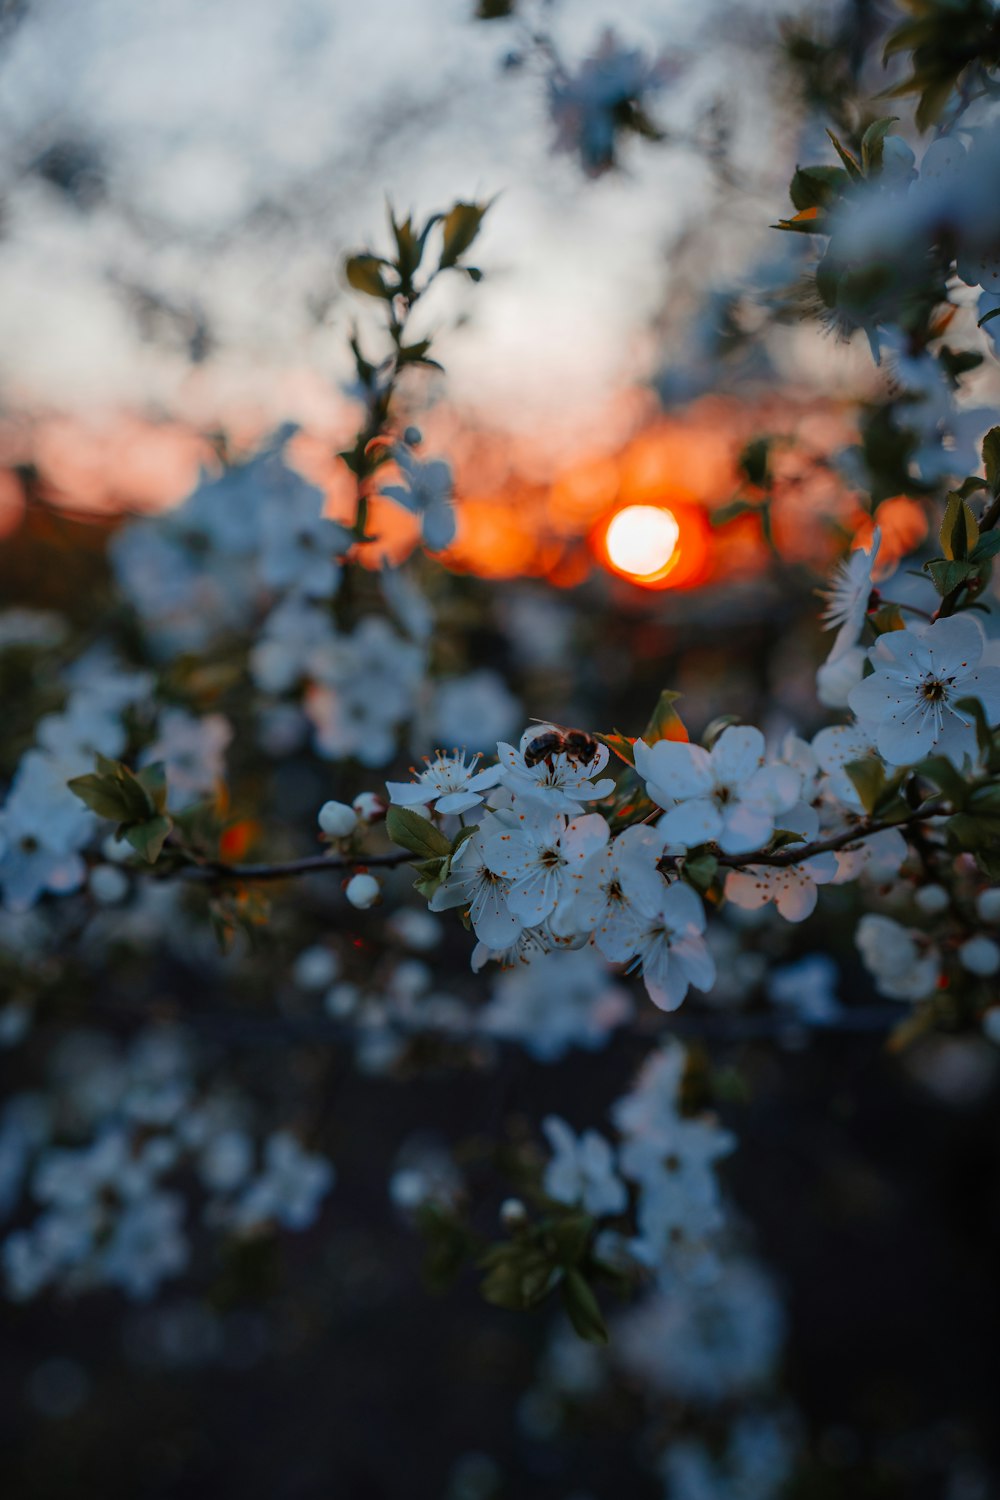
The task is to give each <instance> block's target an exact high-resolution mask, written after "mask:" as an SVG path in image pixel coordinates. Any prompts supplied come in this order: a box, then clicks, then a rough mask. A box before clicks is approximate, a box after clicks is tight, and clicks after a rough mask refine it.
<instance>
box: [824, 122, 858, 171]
mask: <svg viewBox="0 0 1000 1500" xmlns="http://www.w3.org/2000/svg"><path fill="white" fill-rule="evenodd" d="M826 133H827V135H828V136H829V137H830V140H831V141H832V142H833V149H834V150H835V151H836V153H837V155H838V156H839V157H840V159H841V161H842V162H843V163H844V168H845V170H846V172H847V175H848V177H850V178H852V179H853V180H854V181H855V182H862V181H863V180H864V175H865V174H864V172H862V170H861V163H860V162H859V161H858V158H857V157H856V156H855V155H854V154H853V152H851V151H848V149H847V147H846V146H844V145H842V144H841V142H840V141H839V140H838V139H837V137H836V136H835V135H834V133H833V131H832V130H828V131H827V132H826Z"/></svg>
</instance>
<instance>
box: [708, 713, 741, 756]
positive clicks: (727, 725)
mask: <svg viewBox="0 0 1000 1500" xmlns="http://www.w3.org/2000/svg"><path fill="white" fill-rule="evenodd" d="M739 722H740V716H739V714H719V716H718V718H716V719H713V720H712V722H711V723H710V724H709V726H708V728H707V729H706V730H705V733H704V734H703V735H702V737H701V743H702V744H703V745H704V747H705V749H706V750H711V749H712V747H713V745H714V744H715V742H716V740H717V739H718V738H719V736H720V734H725V732H726V730H727V729H731V728H732V727H733V725H734V724H738V723H739Z"/></svg>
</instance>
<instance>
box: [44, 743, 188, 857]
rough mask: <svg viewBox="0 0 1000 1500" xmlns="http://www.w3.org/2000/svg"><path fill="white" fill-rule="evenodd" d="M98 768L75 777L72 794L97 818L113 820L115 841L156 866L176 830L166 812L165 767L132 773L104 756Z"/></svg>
mask: <svg viewBox="0 0 1000 1500" xmlns="http://www.w3.org/2000/svg"><path fill="white" fill-rule="evenodd" d="M96 765H97V769H96V771H91V772H88V773H87V775H85V776H74V777H73V779H72V780H71V781H70V782H68V783H67V784H68V786H69V789H70V791H71V792H73V793H74V795H75V796H77V797H79V799H80V801H81V802H84V803H85V804H86V805H87V807H89V808H90V809H91V811H92V812H95V813H97V815H98V817H101V818H111V819H113V820H114V821H115V822H116V823H117V825H118V826H117V828H116V829H115V837H116V838H118V839H125V840H126V841H127V842H128V843H129V844H131V845H132V848H133V849H134V850H135V851H136V853H137V854H140V855H141V856H142V858H143V859H145V860H147V861H148V862H149V864H155V863H156V861H157V860H158V859H159V857H160V854H161V852H162V850H163V845H164V843H165V841H166V839H167V836H168V835H169V834H170V832H171V830H172V829H173V826H174V823H173V818H172V817H171V816H170V814H169V813H168V811H167V774H166V767H165V766H164V765H163V764H162V762H160V761H157V763H156V764H155V765H152V766H144V767H143V768H142V770H141V771H132V770H130V769H129V767H128V766H126V765H125V764H124V763H123V762H122V761H120V760H109V759H108V758H107V757H106V756H103V755H98V756H97V758H96Z"/></svg>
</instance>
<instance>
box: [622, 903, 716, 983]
mask: <svg viewBox="0 0 1000 1500" xmlns="http://www.w3.org/2000/svg"><path fill="white" fill-rule="evenodd" d="M640 907H641V908H642V911H643V916H644V918H645V921H644V922H643V924H642V931H641V932H640V934H639V939H638V943H637V946H636V954H635V958H634V959H633V965H634V966H635V967H636V968H640V967H641V970H642V978H643V982H644V983H645V986H646V990H647V993H648V994H649V998H650V999H651V1000H652V1002H653V1004H654V1005H657V1006H659V1008H660V1010H676V1009H677V1007H678V1005H680V1003H681V1001H682V1000H683V999H684V996H685V995H686V994H687V992H688V988H689V986H690V985H692V984H693V985H694V986H695V987H696V988H697V989H700V990H710V989H711V988H712V985H713V984H714V983H715V960H714V959H713V958H712V955H711V954H710V953H709V951H708V948H707V947H706V945H705V939H704V938H703V936H702V934H703V933H704V931H705V908H704V907H703V906H702V904H701V901H700V900H699V898H698V896H697V895H696V894H695V892H694V891H693V890H692V889H691V887H690V886H688V885H684V884H683V882H682V881H679V880H675V881H672V882H671V883H670V884H669V885H668V884H667V883H666V881H661V889H660V891H659V892H658V893H657V899H656V901H655V903H654V904H652V905H643V902H642V898H640Z"/></svg>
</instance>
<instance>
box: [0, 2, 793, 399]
mask: <svg viewBox="0 0 1000 1500" xmlns="http://www.w3.org/2000/svg"><path fill="white" fill-rule="evenodd" d="M472 9H473V4H472V0H426V3H421V4H414V3H413V0H365V3H363V4H355V3H348V0H282V3H280V4H279V3H276V0H170V3H169V4H159V5H141V4H138V5H137V4H136V3H135V0H87V3H85V4H81V3H80V0H31V3H30V4H28V6H27V7H26V10H25V12H24V14H23V16H22V18H21V19H20V21H19V22H17V23H15V22H13V21H8V22H7V23H6V30H4V31H3V32H2V34H0V133H2V137H3V139H4V141H5V142H6V143H7V144H6V146H5V148H4V159H3V161H2V164H0V171H2V178H0V200H2V217H0V287H2V291H0V403H2V407H3V410H4V412H5V413H6V414H7V415H8V416H10V415H11V414H14V415H15V416H16V415H18V414H21V413H29V414H32V413H36V412H39V411H53V410H55V411H60V410H68V411H87V410H88V409H100V408H102V407H105V408H106V407H109V406H111V407H122V406H125V407H136V408H139V409H145V410H150V411H155V412H158V413H163V414H166V415H179V416H181V417H183V418H186V419H188V420H194V421H195V422H198V423H207V422H209V421H212V420H216V419H219V418H223V419H224V418H225V416H226V414H227V413H228V412H230V411H233V410H236V409H238V408H240V407H241V406H242V407H244V408H246V407H249V408H252V409H253V410H254V411H255V412H259V413H260V414H261V416H262V417H263V418H264V419H266V420H278V419H281V418H284V417H286V416H291V417H297V418H300V419H304V420H306V421H309V420H318V419H320V418H321V417H322V414H323V412H324V410H325V407H326V405H327V404H328V403H329V402H330V400H331V392H335V391H336V390H337V386H338V383H339V381H340V380H342V379H343V378H344V376H345V374H346V369H345V363H344V354H343V346H344V335H345V333H346V332H347V330H348V328H349V325H350V321H351V319H352V318H354V317H355V316H357V313H358V307H357V298H355V297H354V296H353V295H351V294H349V293H347V292H345V290H344V287H343V284H342V280H341V276H340V270H339V266H340V262H341V259H342V256H343V253H344V252H345V250H347V249H349V248H352V247H357V246H360V245H362V244H364V243H365V242H368V243H371V242H372V239H373V236H374V237H377V236H378V235H379V234H380V233H382V230H383V225H384V222H385V207H384V205H385V198H386V195H389V196H390V197H391V198H392V200H393V201H394V202H395V203H396V204H397V205H398V206H399V207H401V208H403V209H409V208H411V207H412V208H415V209H416V210H418V211H419V212H427V211H430V210H431V209H433V208H436V207H438V206H442V205H445V204H447V203H448V202H449V201H451V200H453V199H454V198H456V197H464V198H470V197H476V198H483V197H487V196H492V195H493V194H499V195H500V196H499V198H498V201H497V203H496V205H495V207H494V208H493V210H492V211H491V213H490V215H489V218H488V221H487V226H486V229H485V231H484V233H483V235H482V238H481V245H480V246H479V247H477V252H476V258H477V260H478V261H479V262H480V263H481V264H482V265H483V266H484V267H485V268H486V270H487V273H488V275H487V279H486V280H485V281H484V282H483V284H482V285H481V286H480V287H472V286H470V285H469V284H468V283H465V282H464V281H463V282H462V284H461V285H459V284H458V281H457V279H456V280H455V281H454V283H453V284H452V286H451V287H450V289H446V290H445V291H444V292H443V294H442V295H441V296H440V297H439V298H438V300H437V302H436V303H435V304H434V305H433V306H432V307H430V308H429V312H430V313H431V314H433V315H434V316H436V317H437V318H439V319H440V320H441V321H442V322H443V323H445V324H450V325H454V324H457V325H458V326H457V327H454V330H453V331H452V332H451V333H449V335H448V337H447V338H446V340H445V342H444V343H443V345H442V355H443V358H444V360H445V362H446V363H447V366H448V371H449V393H450V395H451V397H452V399H454V400H457V401H459V402H460V403H463V404H467V405H469V406H471V407H473V408H479V409H481V410H485V411H488V412H489V413H490V414H491V416H492V417H493V418H494V419H495V420H500V421H503V420H507V419H508V418H509V419H511V420H523V419H524V417H525V416H526V415H528V414H530V415H531V417H532V418H533V419H534V420H539V419H540V420H542V421H552V422H562V421H565V420H566V417H567V413H572V414H573V419H574V420H575V421H585V420H587V419H588V413H590V412H592V411H594V410H599V409H600V408H601V406H602V405H603V404H604V403H605V402H606V401H607V398H608V395H609V393H610V392H613V391H615V390H616V389H620V388H621V387H622V386H623V385H624V384H627V383H629V382H631V381H633V380H635V379H636V378H637V377H639V376H641V375H642V373H643V372H644V371H645V370H646V369H648V368H649V366H650V363H651V361H652V360H653V358H654V353H653V344H652V342H651V339H650V336H649V334H648V331H647V330H648V327H649V323H650V319H651V318H652V317H653V316H655V315H656V314H658V313H661V312H662V310H663V308H664V307H665V306H669V294H670V292H671V286H670V283H669V281H668V277H667V272H666V269H665V267H666V263H667V258H668V256H671V257H672V258H673V259H674V261H675V262H676V255H675V254H674V252H675V251H676V249H677V246H678V244H679V243H680V242H681V240H682V237H683V235H684V234H685V232H686V231H690V229H691V227H692V226H693V225H697V224H698V223H699V221H701V222H702V225H703V227H702V230H701V231H700V237H699V239H698V241H697V244H698V258H697V264H698V267H699V272H700V274H701V276H702V277H703V278H704V279H705V280H706V281H707V280H710V279H713V278H719V279H721V278H723V277H725V276H726V275H728V274H730V273H732V272H733V271H734V270H736V269H738V268H739V266H740V264H741V262H743V261H745V260H746V259H747V258H748V257H750V256H752V255H753V254H755V253H758V252H759V250H760V248H761V247H762V246H764V245H765V244H766V242H767V234H768V231H767V229H766V225H767V221H768V218H769V217H771V216H773V212H774V206H775V202H777V206H779V207H780V204H781V202H782V201H783V200H782V199H781V198H780V197H779V198H778V199H777V200H775V199H774V198H773V196H770V197H769V195H773V193H774V192H775V191H776V190H777V191H778V192H779V193H780V191H781V189H780V186H779V185H780V184H782V183H783V182H786V181H787V177H788V171H789V166H790V165H791V164H793V163H794V155H795V132H794V128H793V126H792V125H791V124H790V122H789V119H788V115H787V112H786V111H785V110H784V109H782V108H780V107H775V105H774V104H773V103H772V102H771V91H772V90H773V86H774V80H773V78H772V77H769V75H768V72H767V68H768V66H769V63H768V51H769V49H768V48H767V47H766V46H765V45H762V44H761V38H762V36H764V35H765V34H766V30H767V28H769V27H771V26H773V25H774V24H775V23H776V21H777V19H778V17H779V16H780V15H781V14H782V13H784V11H786V10H793V9H794V10H795V11H796V12H799V11H801V6H791V5H786V4H783V3H780V0H746V3H737V4H734V3H733V0H699V3H698V4H691V3H690V0H628V3H626V4H617V5H614V6H611V5H609V4H608V3H607V0H603V3H601V0H562V3H560V4H556V5H554V6H552V7H546V6H544V5H543V6H540V7H536V9H535V14H536V15H539V14H543V15H545V16H547V17H548V18H549V20H548V24H550V25H551V28H552V32H553V34H554V36H555V37H556V39H557V41H558V44H559V47H560V49H561V51H562V53H563V55H564V57H565V58H566V60H567V62H569V63H570V64H571V65H574V64H576V63H577V62H578V61H579V60H580V59H581V58H582V57H584V56H585V55H586V54H587V53H588V52H591V51H593V49H594V47H595V46H596V45H597V43H598V41H599V39H600V36H601V32H602V30H603V28H604V26H605V25H606V24H607V22H608V21H609V19H613V20H614V22H615V26H616V28H617V31H618V34H619V36H620V38H621V40H622V41H623V42H624V43H627V44H628V45H635V46H641V47H643V48H645V49H647V51H648V52H649V53H650V54H651V55H656V54H658V53H660V52H662V51H670V52H674V53H678V54H680V55H681V56H682V57H683V58H684V59H685V60H686V64H685V70H684V72H683V75H682V77H681V78H680V80H679V81H678V82H677V83H676V84H674V85H672V86H671V88H670V89H669V90H668V91H667V92H666V93H665V94H664V95H663V96H662V97H661V102H660V105H659V108H658V110H657V111H656V113H657V114H658V116H659V117H660V118H661V119H662V120H663V122H664V123H666V124H668V125H670V126H673V127H675V128H678V129H680V130H683V131H684V132H690V131H691V130H692V129H700V128H701V127H700V126H699V125H698V122H699V121H700V120H702V119H703V117H704V115H705V112H706V111H707V110H708V108H709V107H710V106H711V105H712V103H713V102H714V101H718V100H723V101H724V105H725V110H726V118H727V121H728V124H729V126H730V129H731V134H732V140H733V146H732V153H733V160H734V162H735V164H736V168H737V178H738V179H739V180H740V181H739V186H737V187H735V188H731V189H726V190H725V191H722V190H721V189H720V186H719V184H718V182H717V181H714V180H713V178H712V175H711V173H710V172H708V171H707V170H706V167H705V164H704V162H703V161H702V160H701V159H699V157H698V155H697V154H696V153H695V152H693V151H691V150H690V149H687V148H685V147H682V146H676V147H664V146H653V145H649V144H646V143H643V142H637V143H636V144H635V145H633V146H630V147H629V149H628V150H627V152H626V155H625V170H624V171H622V172H620V173H616V174H609V175H606V176H604V177H602V178H601V179H599V180H597V181H587V180H586V179H585V178H584V177H583V175H582V173H581V172H580V170H579V166H578V164H577V163H575V162H574V161H573V159H572V158H570V157H568V156H563V155H554V154H553V153H552V150H551V145H552V139H553V134H554V132H553V127H552V124H551V122H550V120H549V119H548V116H547V105H546V94H545V86H544V81H543V78H542V76H541V72H540V70H539V68H538V67H535V66H527V67H523V68H520V69H518V70H510V69H504V67H503V65H502V64H503V59H504V56H505V55H506V54H507V53H509V52H510V51H511V49H512V48H515V47H517V46H518V45H519V40H518V33H517V31H516V29H515V28H514V27H513V26H512V25H511V24H510V23H507V22H503V23H491V24H483V23H474V22H473V21H472V20H471V19H470V14H471V11H472ZM722 17H724V18H725V25H722V24H721V23H720V18H722ZM710 213H711V221H710V227H707V228H706V227H705V226H706V225H708V224H709V214H710ZM681 263H683V257H682V258H681ZM192 349H194V350H195V352H196V353H198V354H199V356H201V358H200V362H199V363H198V364H197V365H195V366H192V362H191V351H192Z"/></svg>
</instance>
